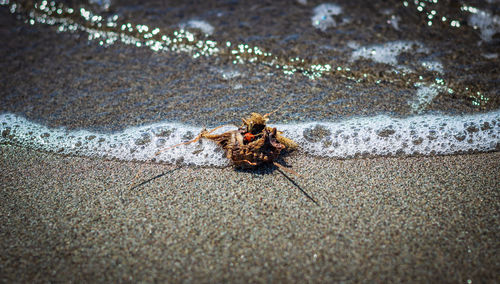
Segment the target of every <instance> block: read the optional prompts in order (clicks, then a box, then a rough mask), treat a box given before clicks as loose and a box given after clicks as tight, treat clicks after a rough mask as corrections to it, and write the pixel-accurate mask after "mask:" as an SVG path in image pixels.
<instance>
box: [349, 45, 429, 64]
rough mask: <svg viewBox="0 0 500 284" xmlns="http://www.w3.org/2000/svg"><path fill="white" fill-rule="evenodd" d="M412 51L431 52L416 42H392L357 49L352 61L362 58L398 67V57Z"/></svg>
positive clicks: (352, 55)
mask: <svg viewBox="0 0 500 284" xmlns="http://www.w3.org/2000/svg"><path fill="white" fill-rule="evenodd" d="M410 51H414V52H417V53H428V52H429V50H428V49H427V48H426V47H424V45H423V44H421V43H419V42H416V41H391V42H387V43H384V44H375V45H369V46H363V47H360V48H357V49H356V50H354V51H353V53H352V54H351V60H353V61H354V60H358V59H360V58H366V59H371V60H373V61H375V62H380V63H385V64H391V65H397V63H398V59H397V56H398V55H400V54H401V53H402V52H410Z"/></svg>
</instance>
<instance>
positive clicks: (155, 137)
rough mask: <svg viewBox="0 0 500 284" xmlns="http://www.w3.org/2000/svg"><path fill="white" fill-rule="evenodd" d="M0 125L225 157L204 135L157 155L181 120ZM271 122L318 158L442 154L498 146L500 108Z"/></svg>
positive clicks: (18, 120)
mask: <svg viewBox="0 0 500 284" xmlns="http://www.w3.org/2000/svg"><path fill="white" fill-rule="evenodd" d="M0 124H1V125H0V132H1V137H0V143H2V144H13V145H18V146H22V147H28V148H31V149H36V150H41V151H47V152H53V153H60V154H65V155H77V156H87V157H96V158H108V159H118V160H123V161H132V160H136V161H149V160H152V159H153V158H154V161H156V162H161V163H179V164H188V165H198V166H226V165H229V164H230V163H229V161H228V160H227V159H226V158H225V157H224V153H223V151H222V150H221V149H220V148H219V147H218V146H217V145H216V144H215V143H213V142H211V141H207V140H203V139H202V140H200V141H199V142H197V143H192V144H189V145H182V146H179V147H175V148H172V149H169V150H166V151H163V152H161V154H159V155H156V156H155V153H157V152H158V151H160V150H162V149H165V148H168V147H170V146H173V145H176V144H179V143H182V142H184V141H189V140H191V139H193V138H194V137H196V135H197V134H198V133H199V132H200V131H201V130H202V128H201V127H195V126H189V125H184V124H179V123H172V122H158V123H154V124H150V125H144V126H138V127H130V128H127V129H125V130H123V131H120V132H114V133H100V132H93V131H91V130H68V129H65V128H63V127H60V128H50V127H47V126H44V125H42V124H39V123H35V122H32V121H29V120H28V119H26V118H24V117H21V116H18V115H15V114H12V113H4V114H1V115H0ZM271 126H276V127H277V128H278V129H279V130H281V131H283V132H284V134H285V135H286V136H288V137H290V138H292V139H293V140H295V141H296V142H298V143H299V146H300V148H301V149H300V151H302V152H305V153H307V154H311V155H315V156H322V157H332V158H352V157H357V156H401V155H402V156H407V155H443V154H454V153H465V152H487V151H497V150H499V149H500V110H497V111H493V112H489V113H484V114H473V115H464V116H443V115H420V116H413V117H407V118H393V117H389V116H374V117H362V118H352V119H347V120H344V121H339V122H310V123H299V124H281V125H280V124H276V125H273V124H271ZM229 129H231V128H230V127H224V128H221V129H219V130H218V131H219V132H223V131H227V130H229Z"/></svg>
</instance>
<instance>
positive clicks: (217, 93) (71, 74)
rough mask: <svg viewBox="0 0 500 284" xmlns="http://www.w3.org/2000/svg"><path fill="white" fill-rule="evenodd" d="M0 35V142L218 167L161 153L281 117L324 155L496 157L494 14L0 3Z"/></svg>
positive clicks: (194, 148)
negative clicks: (250, 118)
mask: <svg viewBox="0 0 500 284" xmlns="http://www.w3.org/2000/svg"><path fill="white" fill-rule="evenodd" d="M0 36H1V37H2V42H3V44H2V45H1V46H0V53H1V56H2V58H3V60H2V62H1V63H0V66H1V70H2V71H1V72H2V76H1V80H0V82H1V87H2V88H1V90H2V93H1V101H2V104H1V106H0V133H1V136H0V143H2V144H14V145H20V146H24V147H29V148H32V149H37V150H42V151H49V152H55V153H59V154H64V155H80V156H91V157H98V158H112V159H119V160H124V161H129V160H139V161H148V160H151V159H152V158H153V157H154V160H155V161H157V162H163V163H180V164H194V165H210V166H226V165H229V161H228V160H226V159H225V158H224V154H223V152H222V151H221V149H219V148H218V147H217V146H216V145H215V144H214V143H212V142H210V141H203V140H202V141H200V142H199V143H193V144H190V145H184V146H180V147H176V148H173V149H170V150H167V151H163V152H162V153H161V154H160V155H158V156H155V153H157V152H158V151H161V149H165V148H167V147H169V146H172V145H176V144H178V143H181V142H183V141H188V140H190V139H193V138H194V137H195V136H196V135H197V134H198V133H199V132H200V131H201V130H202V129H203V128H204V127H206V128H211V127H215V126H218V125H223V124H234V125H239V124H240V123H241V122H240V119H241V118H242V117H245V116H247V115H248V114H249V113H251V112H260V113H267V112H271V111H274V110H276V112H275V113H273V115H272V116H271V121H270V125H272V126H275V127H277V128H278V129H279V130H281V131H283V132H284V133H285V135H286V136H287V137H290V138H292V139H293V140H295V141H296V142H298V144H299V146H300V148H301V149H300V151H302V152H304V153H307V154H310V155H316V156H321V157H331V158H353V157H365V156H370V157H372V156H408V155H442V154H457V153H473V152H484V151H498V150H500V88H499V86H500V84H499V83H500V74H499V70H500V68H499V66H500V59H499V53H500V3H499V2H498V1H484V2H481V1H461V2H457V1H451V2H450V1H436V0H433V1H370V2H369V3H367V2H366V1H328V2H320V1H272V2H268V1H188V2H186V1H148V2H147V3H143V2H141V1H119V2H118V1H112V0H108V1H97V0H92V1H88V2H85V1H84V2H78V3H75V2H74V1H34V2H33V1H24V2H23V1H10V0H0ZM229 129H234V127H233V128H231V127H230V126H228V127H225V128H222V129H220V130H219V131H226V130H229Z"/></svg>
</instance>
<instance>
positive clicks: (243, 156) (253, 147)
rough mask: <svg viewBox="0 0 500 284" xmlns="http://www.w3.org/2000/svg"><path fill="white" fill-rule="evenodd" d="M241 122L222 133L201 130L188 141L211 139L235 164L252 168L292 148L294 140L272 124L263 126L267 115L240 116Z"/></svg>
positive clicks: (293, 147) (295, 144) (295, 145)
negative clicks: (244, 117) (234, 128)
mask: <svg viewBox="0 0 500 284" xmlns="http://www.w3.org/2000/svg"><path fill="white" fill-rule="evenodd" d="M242 120H243V125H242V126H241V127H239V128H238V130H231V131H227V132H224V133H222V134H210V133H211V132H213V131H215V130H216V129H218V128H219V127H217V128H214V129H212V130H210V131H206V130H203V131H202V132H201V133H200V135H198V137H196V139H194V140H192V141H189V142H188V143H191V142H195V141H198V140H199V139H201V138H206V139H209V140H213V141H215V142H216V143H217V144H218V145H220V146H221V147H222V148H223V149H224V151H225V152H226V157H227V158H228V159H230V160H231V161H232V162H233V164H234V165H235V166H236V167H253V166H258V165H261V164H264V163H271V162H274V161H275V160H276V159H277V158H278V156H279V155H280V153H281V151H282V150H285V149H286V150H294V149H296V148H297V147H298V145H297V143H295V142H294V141H293V140H291V139H288V138H286V137H284V136H283V135H282V132H280V131H278V130H276V128H274V127H269V126H266V123H267V121H268V120H269V114H265V115H261V114H259V113H255V112H254V113H252V114H251V115H250V117H248V118H247V119H242Z"/></svg>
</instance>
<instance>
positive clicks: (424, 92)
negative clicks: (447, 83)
mask: <svg viewBox="0 0 500 284" xmlns="http://www.w3.org/2000/svg"><path fill="white" fill-rule="evenodd" d="M417 87H418V89H417V94H416V96H415V98H414V99H413V100H412V101H410V102H408V103H409V105H410V107H411V109H412V111H413V113H421V112H423V111H424V110H425V108H426V107H427V106H428V105H429V104H430V103H431V102H432V100H433V99H434V98H435V97H436V96H437V95H438V94H439V92H440V91H443V90H444V89H445V87H443V86H438V85H436V84H431V85H423V84H420V85H417Z"/></svg>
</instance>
